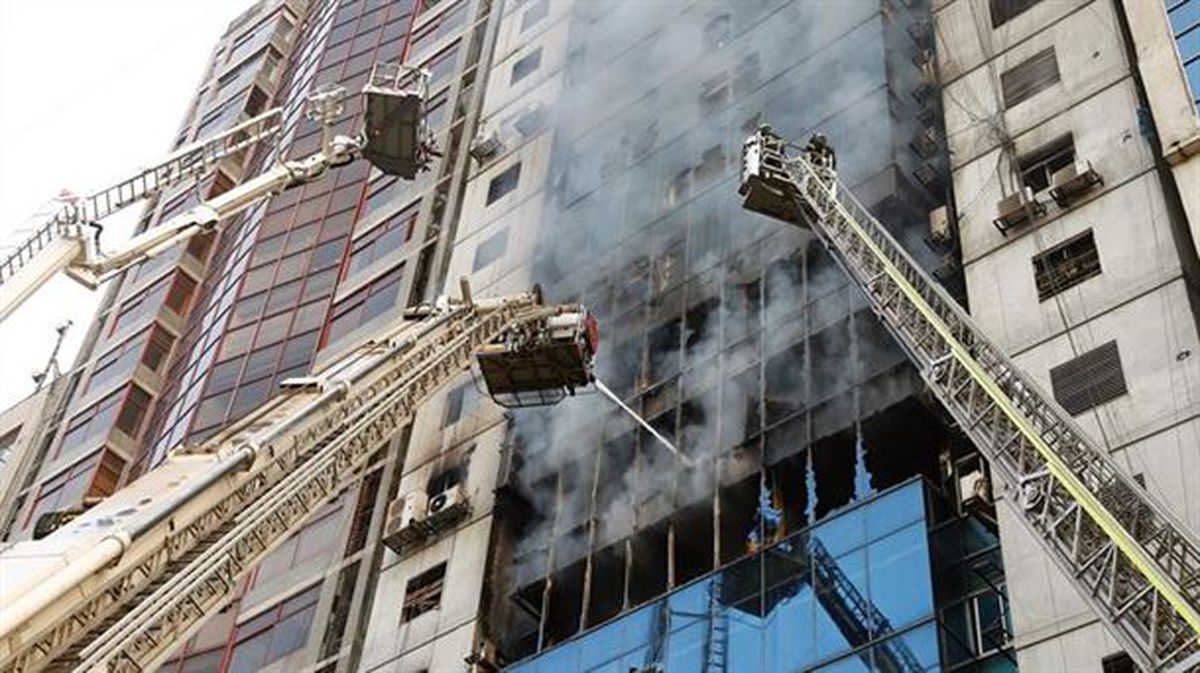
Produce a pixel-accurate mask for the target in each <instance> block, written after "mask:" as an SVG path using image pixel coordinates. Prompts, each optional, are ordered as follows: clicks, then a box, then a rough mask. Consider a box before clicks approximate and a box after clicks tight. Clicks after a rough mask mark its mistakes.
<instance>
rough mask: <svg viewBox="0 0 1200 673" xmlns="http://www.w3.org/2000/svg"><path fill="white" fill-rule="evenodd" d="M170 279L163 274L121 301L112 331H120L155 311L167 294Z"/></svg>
mask: <svg viewBox="0 0 1200 673" xmlns="http://www.w3.org/2000/svg"><path fill="white" fill-rule="evenodd" d="M171 279H172V277H171V276H164V277H163V278H160V279H159V280H158V281H156V282H155V283H154V284H153V285H151V286H150V287H148V288H146V289H144V290H142V291H141V292H138V293H137V294H135V295H134V296H132V297H130V298H129V299H126V300H125V301H124V302H122V303H121V309H120V311H119V312H118V313H117V320H116V322H115V323H113V328H112V333H113V334H115V333H117V332H120V331H121V330H123V329H125V328H126V327H129V326H130V325H133V324H135V323H137V322H139V321H140V320H142V319H143V318H145V317H146V316H148V315H151V314H152V313H154V312H155V311H157V310H158V307H159V305H160V304H161V303H162V300H163V297H165V296H166V294H167V289H168V288H169V287H170V282H171Z"/></svg>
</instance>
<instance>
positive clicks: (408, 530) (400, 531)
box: [383, 489, 429, 554]
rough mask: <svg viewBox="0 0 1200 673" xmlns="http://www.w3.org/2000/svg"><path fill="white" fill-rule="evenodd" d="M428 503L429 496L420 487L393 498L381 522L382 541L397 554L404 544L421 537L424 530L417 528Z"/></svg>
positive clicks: (424, 514)
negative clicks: (382, 522)
mask: <svg viewBox="0 0 1200 673" xmlns="http://www.w3.org/2000/svg"><path fill="white" fill-rule="evenodd" d="M428 504H429V496H428V494H426V493H425V491H423V490H421V489H417V490H415V491H412V492H410V493H408V494H406V495H404V496H401V497H399V498H396V499H395V500H393V501H392V502H391V504H389V505H388V510H387V517H386V520H385V521H384V524H383V543H384V544H386V545H387V546H388V547H390V548H391V549H392V551H394V552H396V553H397V554H399V553H400V551H401V549H403V547H404V545H406V544H408V543H409V542H411V541H412V540H415V539H419V538H421V537H423V535H424V532H423V531H422V530H419V529H420V527H421V526H420V524H421V522H422V521H424V520H425V516H426V514H427V509H428Z"/></svg>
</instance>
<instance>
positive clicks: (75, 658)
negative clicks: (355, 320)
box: [0, 294, 590, 671]
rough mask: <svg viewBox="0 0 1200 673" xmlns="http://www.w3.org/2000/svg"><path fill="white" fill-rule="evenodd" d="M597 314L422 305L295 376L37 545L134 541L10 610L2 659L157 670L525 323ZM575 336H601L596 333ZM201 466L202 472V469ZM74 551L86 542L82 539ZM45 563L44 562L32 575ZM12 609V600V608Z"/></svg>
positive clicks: (1, 639) (58, 666) (14, 666)
mask: <svg viewBox="0 0 1200 673" xmlns="http://www.w3.org/2000/svg"><path fill="white" fill-rule="evenodd" d="M582 312H583V310H582V309H581V308H580V307H578V306H573V305H571V306H543V305H541V303H540V302H539V301H538V300H537V299H536V298H535V296H534V295H531V294H526V295H518V296H516V297H510V298H506V299H496V300H480V301H478V302H473V303H457V304H443V305H442V306H441V307H440V308H437V309H434V308H425V309H418V310H416V311H414V312H410V316H415V317H422V318H423V319H422V320H421V321H420V322H417V323H415V324H410V325H411V326H409V327H407V328H406V329H402V330H401V331H399V332H398V333H396V334H395V335H393V336H391V337H389V338H388V339H385V340H382V341H378V342H372V343H369V344H367V345H365V346H363V347H361V348H359V349H358V350H356V351H355V352H353V353H352V354H350V355H348V356H347V357H345V358H342V359H340V360H339V362H338V363H336V364H334V365H333V366H331V367H330V368H329V369H327V370H326V371H325V372H323V373H322V374H321V375H320V376H318V377H311V378H304V379H295V380H291V381H285V382H284V384H283V385H284V392H283V393H282V394H281V395H279V396H277V397H276V398H274V399H273V400H272V401H270V402H268V403H267V404H266V405H264V406H263V407H262V408H260V409H259V410H257V411H256V412H254V413H253V414H252V415H251V416H250V417H248V418H246V419H244V420H242V421H240V422H239V423H238V424H236V425H235V426H234V427H231V428H229V429H228V430H226V431H225V432H223V433H221V434H220V435H217V436H215V437H214V438H212V439H210V440H209V441H207V442H205V443H204V444H201V445H199V446H196V447H190V448H186V449H181V450H178V451H176V452H174V453H173V454H172V456H171V457H170V458H168V459H167V461H165V463H164V464H163V465H161V466H160V467H158V468H155V470H151V471H150V472H148V473H147V474H146V475H143V476H142V477H141V478H140V479H138V480H137V481H135V482H133V483H132V484H130V485H129V486H128V487H126V488H125V489H122V491H118V493H116V494H114V495H113V496H111V497H110V498H109V499H107V500H105V501H104V502H102V503H101V504H100V505H97V506H96V507H95V508H93V510H90V511H89V512H86V513H85V514H83V515H81V516H80V517H79V518H78V519H76V520H75V521H72V522H71V523H70V524H68V525H67V526H65V527H64V528H63V529H61V530H59V531H56V532H55V533H53V534H52V535H50V536H48V537H47V538H45V539H44V540H39V541H37V542H34V543H28V545H30V547H34V548H36V547H37V545H48V546H49V547H53V546H54V544H55V543H56V541H57V543H58V544H59V546H60V547H64V548H65V547H67V545H68V543H71V541H72V540H81V541H82V543H90V544H89V545H88V548H92V547H95V548H99V547H100V546H101V545H102V544H108V538H111V537H112V536H113V531H112V528H111V526H112V525H113V522H114V521H116V522H118V523H124V530H123V531H122V532H123V533H127V535H125V536H124V539H125V540H126V541H127V543H126V544H125V546H124V549H123V550H121V551H120V552H118V553H117V554H116V555H111V556H112V557H111V558H109V557H104V556H101V557H100V559H99V560H98V561H97V562H96V563H95V564H94V569H91V570H90V573H91V574H86V573H87V572H89V568H92V566H88V567H85V568H84V569H83V571H82V572H78V573H74V574H75V575H78V576H82V577H83V579H80V580H78V581H76V582H75V583H74V584H70V585H68V588H69V590H68V591H65V592H63V593H62V594H61V596H60V597H58V598H57V599H55V598H53V597H51V598H49V599H44V600H41V601H40V602H39V603H37V604H36V605H34V606H33V607H32V608H30V609H29V610H28V611H27V612H28V614H29V616H28V617H24V614H18V615H12V614H10V615H2V613H0V616H3V617H4V619H3V620H2V621H0V623H2V624H3V627H4V630H3V632H0V656H4V657H5V659H4V660H3V661H2V662H0V668H2V670H4V671H33V670H42V669H47V668H48V669H50V670H82V671H95V670H107V671H142V670H150V669H153V668H154V667H155V666H157V665H159V664H160V663H161V662H162V661H163V660H164V659H165V657H166V656H168V655H169V654H170V652H171V650H172V649H173V647H175V646H176V645H178V644H179V643H182V642H184V641H185V640H186V639H187V638H188V637H190V636H191V635H192V634H194V633H195V632H196V630H197V629H198V628H199V627H200V625H201V624H202V623H203V620H204V618H205V617H206V616H208V615H212V614H215V613H216V612H217V611H218V610H219V609H220V608H221V607H222V606H223V605H224V604H225V603H226V602H227V601H228V600H229V599H230V598H232V597H233V596H234V594H235V592H236V589H237V587H238V580H239V579H240V578H241V577H242V576H243V575H244V574H245V573H246V572H247V571H248V570H249V569H250V568H252V567H253V566H254V564H255V563H256V562H258V561H259V560H261V559H262V558H263V556H264V555H265V554H266V553H268V552H269V551H271V550H272V549H273V548H274V547H275V546H276V545H278V544H279V543H281V542H283V541H284V539H286V537H287V535H289V534H290V533H292V532H294V531H295V530H297V529H298V528H299V527H300V526H301V525H303V523H304V522H305V520H306V519H307V518H308V517H309V516H310V515H311V514H312V513H313V512H314V511H315V510H316V509H317V508H319V507H320V506H321V505H322V504H323V503H325V502H327V501H329V500H330V499H331V498H332V497H334V496H335V495H336V494H337V493H338V492H339V490H341V489H342V488H343V487H344V486H345V485H346V484H347V483H348V481H349V480H351V479H352V478H353V476H354V475H355V474H356V473H359V472H361V470H362V469H363V468H364V466H365V464H366V463H367V461H368V460H369V459H370V458H371V457H372V456H378V455H379V452H380V450H381V449H384V448H385V447H386V446H387V444H388V442H389V441H390V440H391V439H392V438H393V437H395V436H396V434H397V433H398V431H400V430H401V429H402V427H403V426H404V425H405V424H407V423H408V422H409V421H410V419H411V417H412V415H413V414H414V413H415V411H416V409H417V407H418V406H419V405H420V404H421V403H422V401H424V400H425V399H426V398H428V397H429V396H430V395H431V394H432V393H433V392H434V391H435V390H437V389H438V388H440V387H441V386H443V385H444V384H446V383H448V382H450V381H451V380H452V379H453V378H454V377H456V376H458V375H459V374H461V373H462V372H464V371H465V370H467V369H468V368H469V366H470V363H471V359H472V358H473V357H474V356H475V354H476V353H477V351H479V350H480V349H482V348H484V347H485V346H488V345H489V344H492V343H495V342H504V341H507V340H508V338H507V335H508V334H509V333H510V332H513V331H520V332H526V331H528V330H530V329H535V328H536V327H537V326H538V325H544V326H547V329H549V323H550V322H551V320H552V319H553V318H555V317H558V316H562V315H564V314H571V313H582ZM560 338H571V339H575V340H578V341H579V342H581V343H583V342H585V341H586V335H582V334H579V335H573V336H569V337H566V336H562V335H560ZM543 345H545V344H544V342H543V343H542V344H540V345H534V346H532V347H541V346H543ZM586 366H588V367H589V368H590V358H589V360H588V363H587V365H586ZM189 461H195V462H197V463H199V464H200V465H202V466H203V468H202V469H203V472H201V473H199V474H198V476H197V473H196V472H195V469H194V468H189V467H188V465H189ZM229 465H232V466H233V468H232V469H227V467H226V466H229ZM189 469H191V470H192V472H191V473H189ZM181 483H182V484H184V486H183V487H180V486H179V484H181ZM172 488H174V489H176V490H180V489H181V488H182V489H183V490H186V489H187V488H191V489H193V490H194V491H195V492H194V493H190V492H189V493H184V494H181V495H180V496H179V499H178V501H177V502H176V503H174V504H171V505H170V506H169V507H168V506H167V505H161V506H159V508H160V510H162V511H154V510H153V507H154V506H155V505H147V508H149V509H147V511H146V512H140V511H138V508H139V507H140V506H141V505H140V504H141V503H146V502H149V501H150V500H153V499H154V496H155V495H156V494H157V493H158V492H159V491H160V490H169V489H172ZM139 489H141V490H140V491H139ZM148 494H149V497H148ZM159 499H160V500H161V499H163V497H162V496H159ZM110 501H111V502H110ZM130 503H132V507H130ZM126 507H128V508H129V509H124V508H126ZM121 517H125V518H123V519H122V518H121ZM98 527H108V528H106V529H105V530H108V531H109V533H108V534H107V536H106V538H104V539H98V532H103V531H97V528H98ZM88 535H91V536H93V537H92V538H88V537H87V536H88ZM72 536H74V537H72ZM129 540H131V541H129ZM73 545H74V546H72V547H70V548H71V549H79V548H80V546H81V542H78V541H77V542H74V543H73ZM22 549H23V548H22V545H17V546H16V547H14V548H13V549H10V550H7V551H5V552H4V554H3V555H0V562H9V563H12V564H13V565H10V566H9V567H10V568H11V569H12V570H13V572H14V575H15V576H16V577H15V579H16V580H17V581H20V580H21V579H22V577H24V575H20V573H21V571H22V566H18V565H16V564H17V563H20V562H22V561H24V562H26V563H29V562H31V560H36V559H37V558H38V554H37V553H36V549H34V551H23V552H22ZM24 549H26V550H27V549H29V547H26V548H24ZM51 551H53V550H51ZM18 552H20V553H18ZM21 554H23V558H18V556H21ZM49 555H50V553H49V552H43V553H42V554H41V556H42V557H48V556H49ZM89 555H91V554H89ZM6 557H8V558H6ZM71 570H72V568H71V567H68V568H65V569H59V570H58V571H57V573H54V574H51V575H49V576H50V577H55V576H56V575H61V574H62V573H64V572H67V573H70V572H71ZM40 571H41V570H40V567H38V566H34V570H31V571H30V572H31V573H36V572H40ZM27 590H28V591H32V589H27ZM12 609H13V605H12V603H11V602H10V604H9V605H6V607H5V611H10V610H12ZM21 617H24V618H21ZM14 625H15V626H14Z"/></svg>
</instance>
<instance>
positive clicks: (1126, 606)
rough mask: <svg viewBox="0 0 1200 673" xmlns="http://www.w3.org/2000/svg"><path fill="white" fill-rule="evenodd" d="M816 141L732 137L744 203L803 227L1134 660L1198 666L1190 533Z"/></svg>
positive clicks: (1198, 592)
mask: <svg viewBox="0 0 1200 673" xmlns="http://www.w3.org/2000/svg"><path fill="white" fill-rule="evenodd" d="M821 140H822V139H816V142H814V143H810V145H809V146H808V148H806V149H804V150H803V151H799V148H795V147H793V146H790V145H788V144H787V143H786V142H785V141H784V140H783V139H782V138H781V137H779V136H778V135H776V134H775V133H774V132H772V131H771V130H770V128H768V127H763V128H761V129H760V130H759V132H758V133H756V134H755V135H753V136H751V137H750V138H749V139H747V141H746V143H745V146H744V147H743V166H742V169H743V170H742V181H741V187H740V190H739V191H740V193H741V194H743V196H744V197H745V202H744V207H746V208H748V209H750V210H755V211H757V212H761V213H764V214H767V215H770V216H772V217H775V218H778V219H782V220H784V221H787V222H791V223H794V224H798V225H800V226H805V227H810V228H811V229H812V230H813V231H814V232H815V233H816V234H817V236H818V237H819V238H820V240H821V241H822V242H823V243H824V244H825V246H826V248H827V249H828V250H829V251H830V253H831V254H832V255H833V257H834V258H835V259H836V260H837V261H838V263H839V264H840V265H841V266H842V267H843V268H844V269H845V271H846V272H847V273H848V274H849V276H850V277H851V278H852V279H853V280H854V281H855V282H856V283H857V284H858V286H859V287H860V288H861V289H862V290H863V292H864V293H865V294H866V296H867V298H868V299H869V301H870V303H871V306H872V308H873V309H874V311H875V313H876V314H877V315H879V317H880V319H881V320H882V321H883V323H884V324H885V325H887V327H888V329H889V331H890V332H891V334H892V335H893V336H894V337H895V338H896V340H897V341H898V342H899V343H900V345H901V346H902V347H903V349H904V350H905V352H906V353H907V355H908V357H909V358H910V359H911V361H912V362H913V364H914V365H916V367H917V369H918V370H919V371H920V373H921V376H922V377H923V378H924V380H925V382H926V383H927V384H928V386H929V388H930V390H931V391H932V392H933V393H934V394H935V395H936V396H937V398H938V399H939V400H940V401H941V402H942V404H943V405H944V406H945V408H946V410H947V411H948V412H949V413H950V415H951V416H953V418H954V419H955V421H956V422H957V423H958V425H959V427H960V428H961V429H962V431H963V432H964V433H966V434H967V435H968V436H969V437H970V438H971V439H972V440H973V441H974V443H975V445H976V447H977V448H978V449H979V451H980V453H981V454H982V455H983V456H984V457H985V458H986V459H987V460H988V462H989V463H990V465H991V468H992V473H993V476H994V478H995V479H996V481H997V483H998V485H999V486H1000V487H1002V490H1003V492H1004V494H1005V495H1006V497H1005V500H1006V501H1007V503H1008V505H1009V506H1010V507H1011V508H1012V511H1013V512H1014V513H1015V515H1016V518H1018V519H1019V520H1020V521H1022V522H1023V523H1024V524H1025V526H1026V527H1027V528H1028V530H1029V531H1030V532H1031V533H1032V534H1033V536H1034V538H1035V539H1037V540H1038V542H1039V543H1040V544H1041V546H1042V548H1043V549H1044V551H1045V553H1046V554H1048V555H1049V556H1050V558H1052V559H1053V560H1054V561H1055V562H1056V563H1057V564H1058V565H1059V566H1060V567H1061V568H1062V569H1063V571H1064V572H1065V574H1066V575H1067V577H1069V578H1070V579H1071V581H1072V582H1073V583H1074V584H1075V586H1076V588H1077V589H1078V590H1079V592H1080V594H1081V595H1083V596H1084V598H1085V599H1086V600H1087V601H1088V602H1089V603H1090V604H1091V606H1092V608H1093V609H1094V610H1095V612H1096V614H1097V615H1099V617H1100V618H1101V620H1102V621H1104V623H1105V624H1106V625H1107V626H1108V627H1109V630H1110V632H1111V633H1112V634H1113V636H1114V637H1115V638H1117V640H1118V641H1119V642H1120V643H1121V644H1122V646H1123V647H1124V648H1125V649H1126V651H1127V652H1128V653H1129V655H1130V656H1131V657H1133V658H1134V660H1135V661H1137V663H1138V664H1139V665H1140V666H1141V667H1142V669H1143V670H1155V671H1157V670H1190V669H1191V667H1192V666H1196V665H1197V664H1200V654H1197V653H1198V652H1200V642H1198V638H1200V544H1198V543H1197V541H1196V538H1195V537H1194V535H1193V533H1192V532H1191V531H1190V530H1188V529H1187V528H1186V527H1185V526H1184V525H1183V524H1182V523H1180V522H1178V521H1177V520H1176V519H1175V518H1174V517H1173V516H1172V515H1171V514H1170V512H1169V510H1168V509H1167V507H1165V506H1164V505H1162V504H1161V503H1159V502H1157V501H1155V499H1154V498H1152V497H1151V496H1150V495H1149V494H1148V493H1147V492H1146V491H1145V490H1144V489H1143V488H1141V487H1140V486H1138V485H1137V484H1136V483H1135V482H1134V481H1133V480H1132V479H1131V478H1130V477H1129V476H1128V475H1126V474H1123V473H1122V472H1120V471H1119V470H1118V469H1117V468H1116V466H1115V464H1114V463H1113V462H1112V460H1111V459H1110V458H1109V456H1108V454H1107V452H1105V451H1103V450H1102V449H1100V448H1099V447H1097V446H1095V445H1093V444H1092V442H1091V440H1089V439H1088V438H1087V436H1086V435H1084V433H1083V432H1082V431H1081V430H1080V429H1079V428H1078V427H1077V426H1076V425H1075V423H1074V422H1073V421H1072V420H1071V418H1070V416H1069V415H1068V414H1067V413H1066V412H1065V411H1063V410H1062V409H1061V408H1060V407H1059V406H1058V404H1057V403H1055V402H1054V401H1053V399H1052V398H1051V397H1050V396H1048V395H1047V394H1046V393H1045V392H1043V391H1042V390H1041V389H1040V388H1039V387H1038V386H1037V385H1035V384H1034V383H1033V382H1032V381H1031V380H1030V379H1029V378H1028V377H1027V376H1026V375H1025V374H1024V373H1023V372H1022V371H1021V370H1020V369H1018V368H1017V367H1016V365H1014V364H1013V363H1012V362H1011V361H1010V360H1009V359H1008V358H1007V357H1006V356H1005V355H1004V353H1003V352H1002V351H1001V350H1000V349H999V348H997V347H996V346H994V345H993V344H992V343H991V342H990V341H988V339H987V338H986V337H985V336H984V334H983V333H982V332H981V331H980V329H979V328H978V327H976V326H975V324H974V323H973V322H972V321H971V319H970V318H969V317H968V316H967V313H966V312H965V311H964V310H963V309H962V308H961V307H960V306H959V305H958V304H957V303H955V301H954V300H953V299H952V298H950V296H949V295H948V294H947V293H946V292H945V290H943V289H942V287H941V286H940V285H939V284H938V283H937V282H935V281H934V280H933V279H932V278H931V277H930V276H929V274H927V273H926V272H925V271H924V270H923V269H922V268H921V267H920V266H918V265H917V263H916V262H914V261H913V260H912V258H911V257H910V256H909V255H908V253H907V252H905V250H904V249H903V248H902V247H901V246H900V245H899V244H898V243H897V242H896V241H895V239H893V238H892V236H891V235H890V234H889V233H888V232H887V230H886V229H884V227H883V225H881V224H880V223H879V222H878V221H877V220H876V219H875V218H874V217H873V216H871V214H870V213H869V212H868V211H867V210H866V208H864V207H863V206H862V204H860V203H859V202H858V201H857V200H856V199H855V198H854V197H853V195H851V194H850V192H849V191H848V190H847V189H846V188H845V187H844V186H843V185H842V184H841V183H840V182H839V181H838V180H837V177H836V172H835V171H834V168H833V153H832V150H830V149H829V147H828V145H826V144H824V143H823V142H822V141H821Z"/></svg>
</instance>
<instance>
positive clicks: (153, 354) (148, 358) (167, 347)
mask: <svg viewBox="0 0 1200 673" xmlns="http://www.w3.org/2000/svg"><path fill="white" fill-rule="evenodd" d="M174 344H175V337H173V336H171V335H170V333H168V332H167V331H166V330H164V329H163V328H161V327H159V326H157V325H155V326H154V329H153V331H152V332H150V338H149V339H148V340H147V342H146V350H145V351H143V352H142V364H144V365H146V367H147V368H148V369H150V370H151V371H154V372H157V371H160V370H161V369H162V365H163V362H165V361H166V359H167V354H168V353H170V352H171V346H173V345H174Z"/></svg>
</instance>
